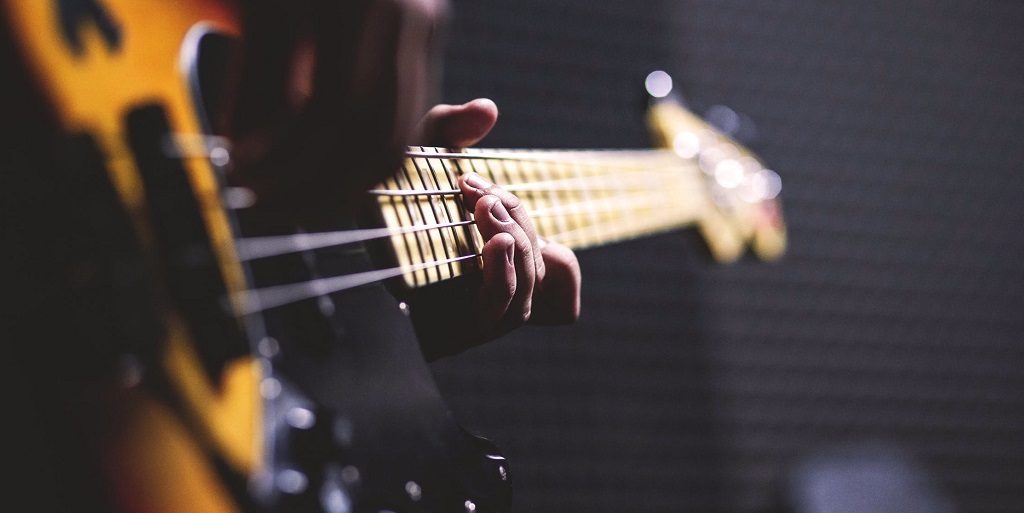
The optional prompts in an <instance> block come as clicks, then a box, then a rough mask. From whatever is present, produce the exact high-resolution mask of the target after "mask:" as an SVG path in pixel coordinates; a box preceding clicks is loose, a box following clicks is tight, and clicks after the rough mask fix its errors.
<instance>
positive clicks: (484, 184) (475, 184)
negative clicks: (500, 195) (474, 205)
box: [466, 174, 493, 190]
mask: <svg viewBox="0 0 1024 513" xmlns="http://www.w3.org/2000/svg"><path fill="white" fill-rule="evenodd" d="M466 184H467V185H469V186H470V187H472V188H474V189H480V190H483V189H486V188H488V187H490V186H491V185H493V184H492V183H491V182H488V181H487V180H484V178H483V177H482V176H480V175H477V174H473V175H466Z"/></svg>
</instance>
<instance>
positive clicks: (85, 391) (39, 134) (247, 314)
mask: <svg viewBox="0 0 1024 513" xmlns="http://www.w3.org/2000/svg"><path fill="white" fill-rule="evenodd" d="M0 6H2V7H0V17H2V18H0V21H2V24H3V26H4V29H5V30H4V33H3V40H2V41H0V45H2V46H3V48H2V49H0V57H2V61H0V69H3V70H4V76H5V81H6V82H7V83H6V84H5V94H4V95H3V97H4V99H3V101H2V107H3V110H2V111H0V113H2V119H3V120H4V121H5V122H6V123H8V124H9V125H10V126H18V127H20V129H19V130H17V131H16V133H12V134H11V135H10V136H8V137H6V138H5V140H4V142H3V145H4V153H5V155H6V161H7V163H6V164H5V166H4V170H3V173H4V177H5V186H4V187H3V188H2V189H3V196H4V197H3V203H4V208H5V212H4V219H5V224H4V229H3V233H4V237H5V239H6V240H7V241H8V244H9V245H8V246H7V250H8V255H6V256H5V259H9V262H8V263H6V264H5V265H4V271H3V272H4V275H5V283H7V284H8V286H7V290H6V292H7V293H8V294H9V297H10V298H12V299H17V304H16V306H14V307H12V308H11V309H10V310H9V312H8V313H7V314H6V316H5V319H4V321H3V324H4V330H5V333H7V334H8V337H6V338H8V340H9V341H10V342H11V344H10V345H11V346H12V347H11V351H10V353H9V356H8V357H7V358H6V360H7V362H8V364H9V366H10V369H9V372H5V375H6V376H8V377H9V379H11V384H10V386H9V387H8V388H9V389H10V390H11V391H12V392H13V391H18V393H17V394H15V395H16V397H15V398H14V399H13V401H14V402H13V405H12V408H13V409H12V411H19V412H20V415H21V418H20V419H19V422H17V423H16V424H17V430H16V433H15V435H13V436H12V437H10V438H8V439H7V440H6V441H5V446H7V447H6V448H7V449H9V450H10V452H11V453H12V454H14V455H15V458H14V459H13V460H12V461H13V462H14V463H15V465H16V466H17V468H19V469H20V471H19V472H18V474H19V476H20V478H19V481H16V484H17V486H16V488H18V489H19V491H18V492H16V493H14V494H13V495H12V496H11V497H15V498H11V499H10V500H11V501H12V503H14V502H17V501H18V500H19V499H16V497H18V496H19V495H23V496H24V498H31V500H32V501H33V503H34V504H36V505H37V506H38V507H37V508H33V509H36V510H48V509H53V510H67V509H71V508H75V509H81V508H85V509H87V510H94V509H103V510H112V511H129V512H130V511H145V512H162V511H166V512H180V511H212V512H230V511H279V510H280V511H329V512H337V513H341V512H351V511H359V512H361V511H373V512H377V511H416V512H418V511H430V512H434V511H437V512H440V511H445V512H448V511H465V512H467V513H473V512H476V511H481V512H482V511H508V510H509V509H510V507H511V506H510V501H511V484H510V483H511V473H510V469H509V466H508V462H507V461H505V459H504V458H503V457H502V456H501V454H500V452H498V450H497V448H495V447H494V446H493V445H492V444H490V443H489V442H487V441H486V440H484V439H482V438H479V437H476V436H473V435H472V434H470V433H467V432H465V431H464V430H462V429H461V428H460V427H459V426H458V425H456V424H455V423H454V422H453V421H452V420H451V418H450V415H449V414H448V411H447V409H446V408H445V406H444V402H443V399H442V398H441V397H440V394H439V393H438V392H437V390H436V388H435V387H434V384H433V382H432V379H431V377H430V373H429V369H428V368H427V365H426V363H425V361H424V357H423V355H422V354H421V353H420V349H419V347H418V346H417V345H416V344H415V343H414V341H413V337H412V332H411V328H409V327H408V326H407V325H408V320H406V319H405V318H404V317H405V314H404V313H403V307H404V304H405V303H399V302H398V300H407V299H408V298H413V297H415V296H416V294H417V293H418V292H417V291H419V290H424V289H427V288H430V287H435V286H442V285H443V284H444V283H454V282H457V281H458V280H459V279H461V278H464V277H472V276H474V275H476V274H478V272H479V268H480V266H481V265H482V261H481V258H480V254H479V253H480V248H481V247H482V239H481V237H480V234H479V233H478V232H477V231H476V229H475V227H474V220H473V216H472V214H471V213H468V212H466V210H465V209H464V208H462V205H461V203H460V193H459V191H458V188H457V187H456V185H455V184H456V182H457V179H458V177H459V176H460V175H461V174H462V173H466V172H476V173H479V174H481V175H483V176H484V177H485V178H487V179H489V180H491V181H492V182H493V183H496V184H500V185H501V186H503V187H504V188H506V189H508V190H510V191H512V192H514V193H516V194H517V195H518V196H519V197H520V198H521V199H522V200H523V202H524V203H525V204H526V205H527V208H528V209H529V211H530V214H531V216H532V218H533V219H534V220H535V223H536V227H537V231H538V234H539V235H540V236H542V237H546V238H549V239H551V240H556V241H558V242H561V243H563V244H565V245H567V246H569V247H571V248H576V249H582V248H587V247H592V246H596V245H601V244H609V243H613V242H617V241H623V240H627V239H630V238H635V237H641V236H645V235H649V234H653V233H658V232H662V231H667V230H675V229H680V228H687V227H693V228H695V229H696V231H697V232H698V233H700V234H701V235H702V238H703V239H704V240H705V241H706V242H707V246H708V248H709V250H710V254H711V255H712V256H713V257H714V258H715V259H716V260H718V261H722V262H729V261H733V260H735V259H737V258H740V257H741V256H742V255H743V254H744V253H745V252H746V251H747V248H750V249H751V250H752V252H753V253H754V254H755V255H756V256H758V257H760V258H763V259H766V260H771V259H775V258H778V257H779V256H780V255H781V254H782V253H783V251H784V247H785V240H786V239H785V227H784V223H783V221H782V214H781V209H780V207H779V200H778V193H779V189H780V182H779V177H778V175H776V174H775V173H773V172H772V171H770V170H768V169H767V168H765V166H764V165H763V164H762V163H761V162H760V161H759V160H758V159H757V158H756V157H755V156H754V155H753V154H752V153H750V152H749V151H748V150H746V149H745V148H743V147H742V146H741V145H739V144H737V143H736V142H735V141H732V140H731V139H729V138H728V137H726V136H724V135H723V134H721V133H720V132H718V131H716V130H715V129H714V128H713V127H711V126H710V125H708V124H707V123H705V122H704V121H702V120H701V119H699V118H698V117H697V116H695V115H693V114H692V113H690V112H689V111H687V110H685V109H684V108H683V107H681V106H680V105H679V104H677V103H674V102H672V101H669V100H664V99H662V100H657V101H652V104H651V108H650V110H649V112H648V121H649V125H650V127H651V131H652V134H653V136H654V139H655V145H656V146H657V147H659V148H661V149H655V150H642V151H641V150H630V151H615V150H594V151H550V150H548V151H532V150H487V149H470V150H456V149H446V148H433V147H412V148H409V151H408V155H407V157H408V158H407V160H406V161H405V164H404V166H403V167H402V169H400V170H398V172H397V173H396V174H395V175H394V176H393V177H391V178H389V179H387V180H386V181H384V182H383V183H381V184H380V185H379V186H377V187H375V188H373V189H371V190H370V191H368V193H367V196H366V197H367V199H368V203H369V204H370V205H371V208H370V209H369V210H368V213H367V214H366V215H365V216H364V217H363V218H361V219H359V220H358V221H359V224H358V225H354V226H353V227H352V228H351V229H346V230H342V231H334V232H317V233H294V234H272V235H271V234H266V233H262V232H261V231H260V230H259V229H252V227H251V226H250V225H249V224H247V221H246V214H245V212H246V209H247V208H248V207H250V206H251V203H252V199H253V198H252V197H251V195H250V194H248V193H247V191H246V190H244V189H238V188H232V187H227V186H226V185H225V179H224V171H225V169H226V168H227V167H228V166H230V164H231V144H230V141H228V140H226V139H224V138H222V137H218V136H216V135H215V134H213V133H212V130H211V123H210V121H209V119H210V112H212V111H215V110H216V109H217V108H218V106H217V104H216V101H215V99H216V95H215V94H212V93H211V92H212V91H217V90H219V89H220V85H221V84H220V77H221V74H220V73H218V71H220V72H222V71H223V69H224V63H225V61H226V60H227V59H230V56H231V53H230V46H231V41H233V40H238V39H240V38H243V37H244V34H242V33H241V29H240V24H239V20H238V13H237V6H236V5H235V4H234V3H233V2H230V1H226V0H225V1H218V0H206V1H203V0H179V1H177V2H173V3H170V4H168V3H160V4H157V3H154V2H151V1H139V0H133V1H129V0H39V1H24V0H4V1H3V2H0ZM332 248H341V250H340V251H335V252H333V253H331V252H330V251H332ZM381 282H383V283H386V284H387V286H388V289H389V291H390V293H391V295H388V294H386V293H384V290H383V289H379V288H370V287H368V286H369V285H372V284H376V283H381ZM392 295H393V297H392ZM396 297H397V298H398V300H396V299H395V298H396ZM389 302H390V303H389ZM384 303H388V304H393V305H394V307H393V308H391V309H390V310H387V311H385V312H384V313H381V312H382V310H381V309H379V308H373V309H370V308H368V307H367V305H369V304H384ZM366 340H370V341H372V343H366V342H365V341H366ZM358 341H362V342H358ZM410 341H413V342H410ZM311 383H320V384H322V383H330V386H313V385H311Z"/></svg>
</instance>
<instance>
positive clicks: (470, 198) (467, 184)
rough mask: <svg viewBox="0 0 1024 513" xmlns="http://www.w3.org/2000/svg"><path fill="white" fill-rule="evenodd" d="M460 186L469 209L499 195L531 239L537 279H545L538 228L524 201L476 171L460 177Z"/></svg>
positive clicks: (506, 208) (508, 210) (510, 213)
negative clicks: (485, 199)
mask: <svg viewBox="0 0 1024 513" xmlns="http://www.w3.org/2000/svg"><path fill="white" fill-rule="evenodd" d="M459 188H460V189H461V190H462V193H463V198H464V201H465V203H466V207H467V208H469V209H471V210H472V209H475V208H476V204H477V202H478V201H480V199H481V198H483V197H485V196H488V195H493V196H497V197H498V198H499V199H500V200H501V203H502V205H504V206H505V210H506V211H507V212H508V213H509V215H511V216H512V219H514V220H515V222H516V224H518V225H519V226H520V227H521V228H522V229H523V232H524V233H526V236H527V237H528V238H529V240H530V245H531V246H532V247H533V250H532V251H531V253H530V254H531V255H532V256H533V257H534V266H535V267H536V269H537V271H536V272H537V279H539V280H543V279H544V273H545V269H544V259H543V257H542V256H541V253H540V244H539V242H538V240H537V230H536V229H535V228H534V226H533V221H532V220H530V213H529V212H527V211H526V206H525V205H524V204H523V202H522V201H520V200H519V198H518V197H516V195H515V194H512V193H511V192H508V191H506V190H505V189H502V188H501V187H498V186H496V185H494V184H492V183H490V182H488V181H487V180H486V179H484V177H482V176H480V175H478V174H476V173H467V174H465V175H463V176H461V177H460V178H459Z"/></svg>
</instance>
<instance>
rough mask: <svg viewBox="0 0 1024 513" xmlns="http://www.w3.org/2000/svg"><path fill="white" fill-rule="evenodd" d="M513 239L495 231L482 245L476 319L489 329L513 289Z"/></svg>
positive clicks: (508, 299) (510, 297)
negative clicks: (480, 286)
mask: <svg viewBox="0 0 1024 513" xmlns="http://www.w3.org/2000/svg"><path fill="white" fill-rule="evenodd" d="M515 246H516V240H515V238H514V237H513V236H512V235H510V234H508V233H498V234H496V235H495V236H494V237H492V238H491V240H489V241H487V243H486V244H484V247H483V250H481V253H482V254H483V258H484V268H483V271H484V273H483V274H484V276H483V279H484V283H483V287H482V288H481V290H480V310H479V317H478V321H479V322H480V326H482V327H484V328H485V329H486V330H492V329H494V327H495V326H497V325H498V322H499V321H500V320H501V318H502V317H504V316H505V312H507V311H508V307H509V304H510V303H511V302H512V298H513V297H514V296H515V292H516V267H515V260H514V259H515Z"/></svg>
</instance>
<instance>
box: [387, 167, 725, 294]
mask: <svg viewBox="0 0 1024 513" xmlns="http://www.w3.org/2000/svg"><path fill="white" fill-rule="evenodd" d="M408 157H409V158H408V159H407V160H406V162H405V164H404V166H403V167H402V169H401V170H400V171H399V172H398V173H397V174H396V175H395V176H394V177H393V178H390V179H388V180H386V181H385V182H384V183H382V184H381V185H380V186H379V187H378V188H377V189H374V190H372V191H370V192H371V194H373V195H375V196H376V198H377V204H378V205H379V206H380V209H381V214H382V218H383V220H384V223H385V225H386V226H387V227H388V228H391V229H394V230H396V232H401V233H396V234H395V235H392V236H391V237H390V243H391V246H392V248H393V254H394V258H395V260H396V262H395V263H396V264H398V265H399V266H401V267H402V268H403V269H405V274H404V277H405V282H406V285H407V286H409V287H417V286H422V285H426V284H430V283H435V282H438V281H441V280H445V279H448V278H452V277H455V276H458V275H461V274H463V273H464V272H466V271H467V270H469V269H471V268H475V267H478V266H479V265H481V261H480V259H479V252H480V248H481V247H482V245H483V240H482V238H481V236H480V234H479V232H478V231H477V230H476V227H475V224H474V222H473V215H472V214H471V213H469V212H467V211H466V210H465V209H464V208H463V206H462V195H461V193H460V191H459V190H458V177H459V176H460V175H462V174H465V173H469V172H473V173H478V174H480V175H482V176H483V177H485V178H487V179H488V180H490V181H492V182H493V183H495V184H498V185H499V186H501V187H503V188H505V189H506V190H508V191H511V192H513V193H515V194H516V195H517V196H518V197H519V198H520V199H521V200H522V202H523V204H524V205H525V206H526V208H527V210H528V212H529V213H530V216H531V218H532V220H533V223H534V226H535V227H536V229H537V233H538V235H539V236H541V237H544V238H546V239H548V240H551V241H556V242H559V243H561V244H564V245H566V246H568V247H570V248H573V249H580V248H586V247H592V246H598V245H603V244H609V243H613V242H618V241H622V240H627V239H631V238H635V237H640V236H645V235H651V234H654V233H658V232H664V231H668V230H674V229H678V228H681V227H685V226H688V225H691V224H693V223H695V222H696V221H698V220H700V219H706V218H708V217H709V211H710V210H713V208H714V207H713V205H712V199H711V193H710V188H709V186H708V184H707V181H706V179H705V176H704V173H703V172H702V171H701V169H700V167H699V165H698V163H697V161H696V160H694V159H681V158H680V157H679V156H678V155H677V154H676V153H675V152H673V151H671V150H636V151H621V150H599V151H553V150H547V151H537V150H482V149H470V150H465V151H462V152H459V153H448V152H447V150H444V149H440V148H425V147H413V148H410V151H409V154H408Z"/></svg>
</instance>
